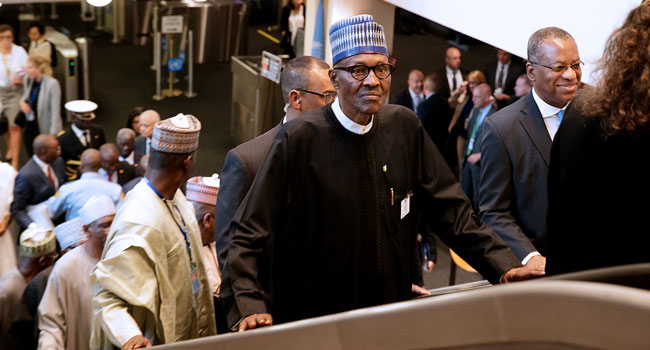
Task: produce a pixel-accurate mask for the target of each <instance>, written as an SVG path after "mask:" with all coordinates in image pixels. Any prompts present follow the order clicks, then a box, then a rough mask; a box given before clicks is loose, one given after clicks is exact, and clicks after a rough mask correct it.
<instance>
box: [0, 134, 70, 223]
mask: <svg viewBox="0 0 650 350" xmlns="http://www.w3.org/2000/svg"><path fill="white" fill-rule="evenodd" d="M33 146H34V155H33V156H32V158H31V159H30V160H29V161H28V162H27V163H26V164H25V165H24V166H23V167H22V169H20V171H19V172H18V176H16V183H15V185H14V200H13V202H12V203H11V215H12V216H13V217H14V218H15V219H16V221H18V223H19V224H20V226H22V228H23V229H25V228H27V226H29V224H31V223H32V219H31V218H30V217H29V215H27V211H26V210H25V208H26V207H27V206H28V205H34V204H38V203H41V202H43V201H44V200H46V199H48V198H50V197H51V196H52V195H53V194H54V193H55V192H56V190H57V189H58V188H59V186H60V185H62V184H63V183H64V182H65V181H66V176H65V162H64V161H63V159H61V157H60V156H61V147H59V141H58V140H57V138H56V137H55V136H54V135H38V136H37V137H36V138H35V139H34V143H33Z"/></svg>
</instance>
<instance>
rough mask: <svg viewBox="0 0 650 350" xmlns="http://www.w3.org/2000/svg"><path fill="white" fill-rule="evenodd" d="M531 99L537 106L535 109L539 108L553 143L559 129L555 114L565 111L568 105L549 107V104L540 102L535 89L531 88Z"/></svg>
mask: <svg viewBox="0 0 650 350" xmlns="http://www.w3.org/2000/svg"><path fill="white" fill-rule="evenodd" d="M533 99H534V100H535V103H536V104H537V108H539V112H540V113H541V114H542V118H544V124H545V125H546V130H547V131H548V135H549V136H550V137H551V141H553V138H555V133H556V132H557V129H559V128H560V118H558V116H557V114H558V113H559V112H560V111H563V110H566V108H567V106H568V105H569V104H568V103H567V104H566V105H564V107H562V108H557V107H554V106H551V105H550V104H548V103H546V102H544V100H542V98H541V97H539V95H537V92H535V88H533Z"/></svg>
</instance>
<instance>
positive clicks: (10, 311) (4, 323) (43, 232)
mask: <svg viewBox="0 0 650 350" xmlns="http://www.w3.org/2000/svg"><path fill="white" fill-rule="evenodd" d="M56 255H57V252H56V239H55V238H54V232H53V231H52V230H48V229H43V228H39V227H37V226H36V225H35V224H33V225H30V226H29V227H28V228H27V229H26V230H25V231H24V232H23V233H22V234H21V235H20V258H19V260H18V266H16V267H15V268H13V269H12V270H9V272H7V273H5V274H4V275H3V276H2V277H0V349H15V348H16V347H18V346H19V343H18V341H19V339H14V337H13V336H12V335H11V334H10V332H9V331H10V329H11V325H12V323H13V321H14V318H15V315H16V307H17V306H18V305H19V303H20V300H21V298H22V296H23V292H24V291H25V288H26V287H27V284H28V283H29V282H30V281H31V280H32V279H33V278H34V277H35V276H36V275H37V274H38V273H39V272H40V271H42V270H43V269H45V268H47V267H49V266H51V265H52V263H53V262H54V259H56Z"/></svg>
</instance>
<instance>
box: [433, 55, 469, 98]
mask: <svg viewBox="0 0 650 350" xmlns="http://www.w3.org/2000/svg"><path fill="white" fill-rule="evenodd" d="M438 74H440V77H441V78H442V86H440V96H442V97H444V98H448V97H449V96H451V93H452V92H454V91H456V90H458V88H460V87H461V85H462V84H463V81H464V80H465V78H464V77H465V72H464V71H463V69H462V68H460V50H459V49H457V48H455V47H453V46H452V47H450V48H448V49H447V51H446V52H445V66H444V67H443V68H441V69H440V70H439V71H438Z"/></svg>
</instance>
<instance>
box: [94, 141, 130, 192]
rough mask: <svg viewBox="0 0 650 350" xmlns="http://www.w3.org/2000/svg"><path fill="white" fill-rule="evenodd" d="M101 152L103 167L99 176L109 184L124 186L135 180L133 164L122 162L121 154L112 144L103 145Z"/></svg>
mask: <svg viewBox="0 0 650 350" xmlns="http://www.w3.org/2000/svg"><path fill="white" fill-rule="evenodd" d="M99 151H100V152H101V156H102V167H101V168H100V169H99V174H100V175H101V176H102V177H103V178H104V179H105V180H106V181H108V182H112V183H114V184H118V185H120V186H124V185H125V184H126V183H127V182H129V181H131V180H133V178H135V170H133V167H132V166H131V164H129V163H127V162H124V161H120V160H119V155H120V152H119V150H118V149H117V146H115V144H112V143H106V144H103V145H102V146H101V147H100V148H99Z"/></svg>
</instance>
